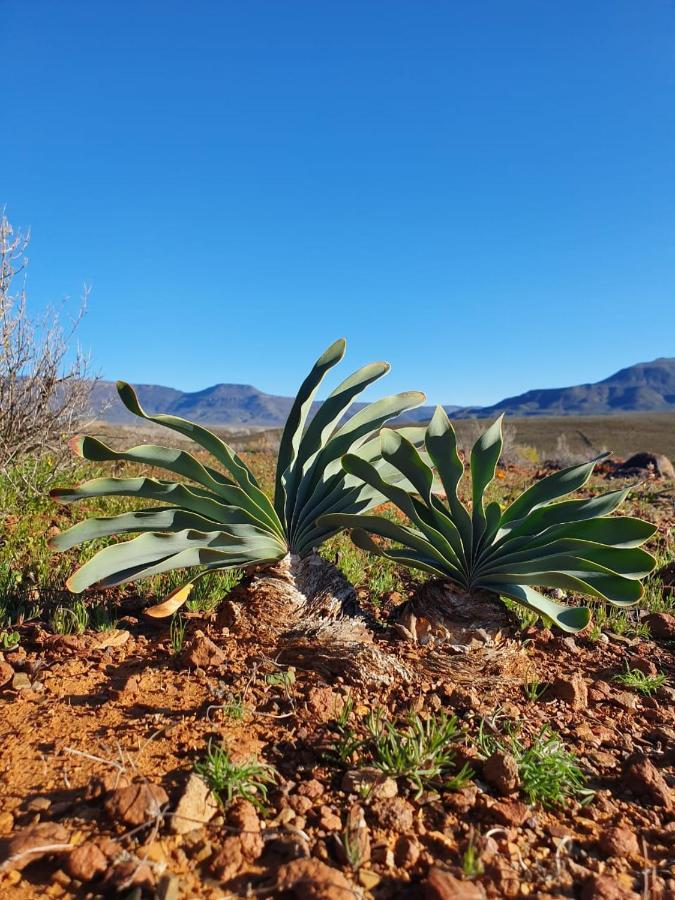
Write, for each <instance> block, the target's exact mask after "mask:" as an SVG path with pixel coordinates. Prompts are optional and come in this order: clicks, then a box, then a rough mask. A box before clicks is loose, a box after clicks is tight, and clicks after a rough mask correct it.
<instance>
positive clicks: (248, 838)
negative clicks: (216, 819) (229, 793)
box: [226, 797, 264, 862]
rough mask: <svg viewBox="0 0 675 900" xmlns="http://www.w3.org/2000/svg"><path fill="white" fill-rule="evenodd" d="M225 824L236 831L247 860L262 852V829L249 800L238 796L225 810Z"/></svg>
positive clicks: (253, 858) (250, 860)
mask: <svg viewBox="0 0 675 900" xmlns="http://www.w3.org/2000/svg"><path fill="white" fill-rule="evenodd" d="M226 821H227V825H228V826H229V828H230V829H234V830H235V831H236V832H237V833H238V839H239V841H240V843H241V852H242V854H243V855H244V858H245V859H246V860H248V861H249V862H253V860H255V859H258V857H259V856H260V855H261V854H262V852H263V846H264V845H263V839H262V829H261V827H260V819H259V818H258V813H257V811H256V808H255V806H254V805H253V804H252V803H251V801H250V800H244V799H243V798H241V797H240V798H238V799H237V800H235V801H234V802H233V803H232V805H231V806H230V807H229V808H228V810H227V816H226Z"/></svg>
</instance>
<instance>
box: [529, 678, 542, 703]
mask: <svg viewBox="0 0 675 900" xmlns="http://www.w3.org/2000/svg"><path fill="white" fill-rule="evenodd" d="M547 687H548V685H547V684H546V683H542V682H541V681H537V680H536V679H535V680H534V681H528V682H527V684H524V685H523V691H524V692H525V696H526V698H527V699H528V700H529V701H530V702H531V703H536V701H537V700H539V699H540V698H541V697H542V696H543V695H544V693H545V692H546V688H547Z"/></svg>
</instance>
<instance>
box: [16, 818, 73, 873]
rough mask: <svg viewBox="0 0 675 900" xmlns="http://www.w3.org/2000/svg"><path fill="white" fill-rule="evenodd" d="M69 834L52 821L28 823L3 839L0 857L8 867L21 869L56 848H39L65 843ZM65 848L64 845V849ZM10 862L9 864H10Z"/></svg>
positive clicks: (50, 854) (53, 851)
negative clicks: (35, 823)
mask: <svg viewBox="0 0 675 900" xmlns="http://www.w3.org/2000/svg"><path fill="white" fill-rule="evenodd" d="M68 839H69V834H68V832H67V831H66V829H65V828H64V827H63V826H62V825H56V824H55V823H53V822H40V823H39V824H38V825H30V826H29V827H28V828H22V829H21V830H20V831H17V832H15V833H14V834H13V835H11V837H9V838H7V839H6V840H4V841H3V842H2V843H3V845H4V846H3V847H2V850H3V851H4V852H1V853H0V858H2V859H3V860H4V864H5V865H6V866H7V867H8V868H10V867H11V868H12V869H16V870H17V871H21V870H22V869H24V868H25V867H26V866H27V865H29V864H30V863H32V862H34V861H35V860H36V859H41V858H42V857H43V856H52V855H53V854H54V853H57V852H59V851H57V850H44V849H40V848H44V847H53V846H54V845H56V846H58V845H60V844H67V843H68ZM65 849H66V848H65V847H64V850H65ZM10 863H11V866H10Z"/></svg>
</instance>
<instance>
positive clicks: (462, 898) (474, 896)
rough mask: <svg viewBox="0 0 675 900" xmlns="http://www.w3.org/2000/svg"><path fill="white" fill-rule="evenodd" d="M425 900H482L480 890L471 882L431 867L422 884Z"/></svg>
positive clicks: (483, 894)
mask: <svg viewBox="0 0 675 900" xmlns="http://www.w3.org/2000/svg"><path fill="white" fill-rule="evenodd" d="M422 890H423V892H424V897H425V898H426V900H483V898H484V897H485V893H484V891H483V890H482V888H481V887H480V886H479V885H477V884H473V883H472V882H471V881H462V880H460V879H459V878H455V876H454V875H451V874H450V872H446V871H445V870H444V869H439V868H438V866H432V868H431V869H430V870H429V874H428V875H427V877H426V880H425V881H424V882H423V883H422Z"/></svg>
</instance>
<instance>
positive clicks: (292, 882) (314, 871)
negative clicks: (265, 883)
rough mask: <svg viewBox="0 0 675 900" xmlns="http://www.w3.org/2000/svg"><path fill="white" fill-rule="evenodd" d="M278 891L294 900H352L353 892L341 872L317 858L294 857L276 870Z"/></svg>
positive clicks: (354, 894)
mask: <svg viewBox="0 0 675 900" xmlns="http://www.w3.org/2000/svg"><path fill="white" fill-rule="evenodd" d="M276 887H277V891H278V892H279V893H281V892H283V891H289V892H292V896H294V897H296V898H297V900H354V897H355V896H356V892H355V890H354V888H353V887H352V885H351V884H350V883H349V881H348V880H347V879H346V878H345V876H344V875H343V874H342V872H340V871H338V870H337V869H333V868H332V867H331V866H328V865H326V863H324V862H321V861H320V860H318V859H294V860H292V861H291V862H289V863H285V864H284V865H283V866H281V868H280V869H279V871H278V872H277V884H276Z"/></svg>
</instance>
